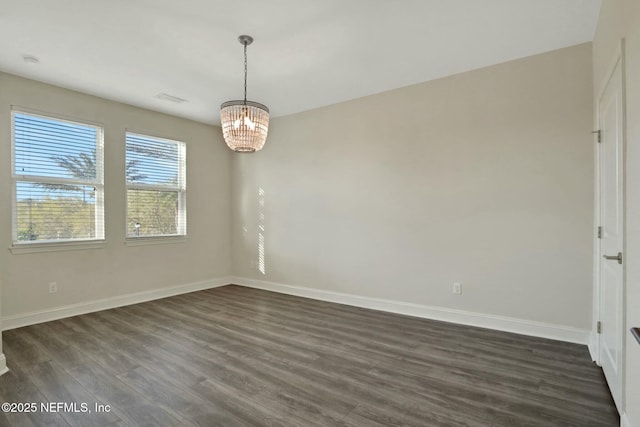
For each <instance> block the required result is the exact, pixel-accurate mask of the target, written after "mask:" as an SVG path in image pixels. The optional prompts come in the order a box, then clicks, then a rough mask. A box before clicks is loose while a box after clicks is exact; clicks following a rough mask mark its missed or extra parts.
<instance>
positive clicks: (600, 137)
mask: <svg viewBox="0 0 640 427" xmlns="http://www.w3.org/2000/svg"><path fill="white" fill-rule="evenodd" d="M591 133H597V134H598V142H602V131H601V130H594V131H593V132H591Z"/></svg>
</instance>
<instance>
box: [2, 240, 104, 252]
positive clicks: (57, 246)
mask: <svg viewBox="0 0 640 427" xmlns="http://www.w3.org/2000/svg"><path fill="white" fill-rule="evenodd" d="M104 247H105V241H104V240H85V241H79V242H64V243H62V242H47V243H16V244H14V245H13V246H11V247H10V248H9V251H11V253H12V254H14V255H21V254H33V253H39V252H58V251H82V250H86V249H103V248H104Z"/></svg>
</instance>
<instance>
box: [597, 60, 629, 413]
mask: <svg viewBox="0 0 640 427" xmlns="http://www.w3.org/2000/svg"><path fill="white" fill-rule="evenodd" d="M598 117H599V122H600V123H599V124H600V135H599V138H600V144H598V147H599V167H600V170H599V186H600V188H599V190H600V197H599V200H600V226H601V227H602V229H601V239H600V240H599V242H600V248H599V249H600V250H599V253H600V268H599V270H600V277H599V279H600V286H599V289H600V292H599V294H600V295H599V299H600V301H599V303H600V322H601V325H600V326H601V333H600V345H599V347H600V355H599V359H600V365H601V366H602V370H603V371H604V374H605V377H606V378H607V382H608V383H609V388H610V389H611V394H612V395H613V400H614V401H615V403H616V406H617V407H618V411H621V409H622V407H621V402H622V378H623V366H624V359H623V357H624V329H625V328H624V323H623V320H624V305H623V303H624V290H623V270H622V266H623V264H622V263H623V262H624V254H622V248H623V194H624V193H623V175H622V174H623V169H622V168H623V159H624V157H623V154H624V153H623V148H624V143H623V142H624V130H623V120H624V99H623V82H622V64H621V61H620V60H618V63H617V64H616V66H615V68H614V70H613V73H612V74H611V77H610V79H609V81H608V83H607V85H606V86H605V89H604V91H603V92H602V95H601V97H600V99H599V100H598Z"/></svg>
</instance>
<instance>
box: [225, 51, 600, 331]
mask: <svg viewBox="0 0 640 427" xmlns="http://www.w3.org/2000/svg"><path fill="white" fill-rule="evenodd" d="M310 84H312V82H310ZM591 85H592V68H591V44H590V43H589V44H583V45H579V46H574V47H570V48H566V49H562V50H558V51H554V52H550V53H545V54H542V55H537V56H533V57H529V58H525V59H521V60H517V61H512V62H508V63H504V64H500V65H496V66H492V67H488V68H484V69H480V70H476V71H471V72H468V73H464V74H459V75H455V76H452V77H448V78H444V79H441V80H436V81H431V82H427V83H423V84H419V85H415V86H410V87H406V88H402V89H398V90H393V91H390V92H386V93H382V94H378V95H374V96H370V97H366V98H362V99H358V100H354V101H351V102H345V103H341V104H337V105H333V106H330V107H326V108H320V109H317V110H313V111H308V112H304V113H300V114H296V115H292V116H287V117H282V118H276V119H274V120H273V121H272V124H271V128H270V134H269V140H268V143H267V145H266V148H265V149H264V150H263V151H261V152H260V153H257V154H256V155H252V156H236V157H234V161H233V185H234V191H233V192H232V194H233V197H234V203H233V206H234V214H233V218H234V223H233V236H232V238H233V260H234V273H235V274H237V275H239V276H242V277H246V278H252V279H260V280H266V281H272V282H277V283H282V284H289V285H298V286H304V287H310V288H318V289H322V290H326V291H337V292H343V293H348V294H355V295H360V296H366V297H375V298H382V299H389V300H396V301H403V302H409V303H416V304H424V305H431V306H440V307H446V308H451V309H460V310H466V311H471V312H476V313H485V314H489V315H499V316H509V317H514V318H520V319H525V320H530V321H538V322H544V323H549V324H555V325H563V326H568V327H574V328H579V329H584V330H586V329H589V328H590V320H591V314H590V307H591V304H592V298H591V268H592V260H591V256H592V240H591V239H592V235H593V228H592V227H593V215H592V211H593V188H592V182H593V174H594V172H593V144H592V137H591V134H590V131H591V125H592V123H591V105H592V97H591ZM260 189H262V190H263V191H264V206H261V205H260V203H259V200H258V192H259V191H260ZM261 215H264V219H262V217H261ZM260 225H263V226H264V228H265V230H264V236H265V253H266V255H265V261H266V275H263V274H261V273H260V272H259V271H258V270H257V268H256V265H257V262H258V246H259V242H258V237H257V236H258V233H260V229H259V226H260ZM454 281H460V282H462V284H463V294H462V295H461V296H455V295H453V294H452V283H453V282H454Z"/></svg>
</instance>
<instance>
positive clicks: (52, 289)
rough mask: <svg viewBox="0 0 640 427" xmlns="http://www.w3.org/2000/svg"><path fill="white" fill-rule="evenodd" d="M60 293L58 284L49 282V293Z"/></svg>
mask: <svg viewBox="0 0 640 427" xmlns="http://www.w3.org/2000/svg"><path fill="white" fill-rule="evenodd" d="M56 292H58V284H57V283H56V282H49V293H50V294H55V293H56Z"/></svg>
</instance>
